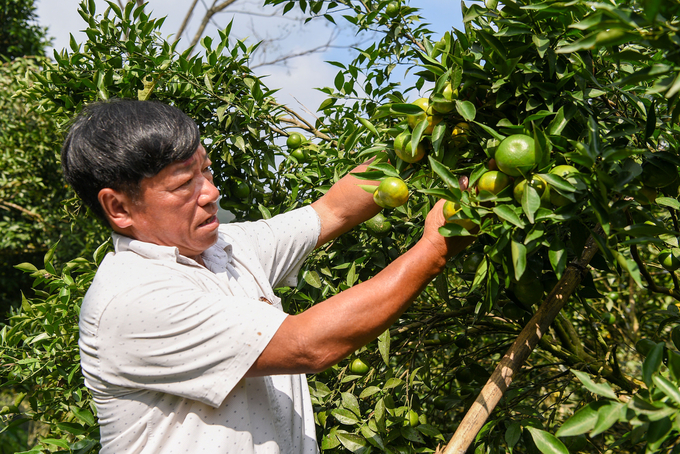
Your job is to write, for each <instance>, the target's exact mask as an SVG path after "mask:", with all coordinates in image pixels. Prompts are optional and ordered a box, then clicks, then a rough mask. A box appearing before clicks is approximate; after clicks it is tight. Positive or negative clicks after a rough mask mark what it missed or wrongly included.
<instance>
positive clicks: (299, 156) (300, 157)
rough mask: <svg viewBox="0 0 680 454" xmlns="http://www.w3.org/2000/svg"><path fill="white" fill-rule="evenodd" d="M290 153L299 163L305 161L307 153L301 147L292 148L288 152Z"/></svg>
mask: <svg viewBox="0 0 680 454" xmlns="http://www.w3.org/2000/svg"><path fill="white" fill-rule="evenodd" d="M290 155H291V156H292V157H294V158H295V160H296V161H297V162H299V163H304V162H307V153H305V150H304V149H303V148H300V147H298V148H294V149H293V151H291V152H290Z"/></svg>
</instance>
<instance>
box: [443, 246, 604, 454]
mask: <svg viewBox="0 0 680 454" xmlns="http://www.w3.org/2000/svg"><path fill="white" fill-rule="evenodd" d="M597 250H598V248H597V243H596V242H595V239H594V238H593V236H592V235H591V236H590V237H589V238H588V241H587V242H586V245H585V247H584V248H583V253H582V254H581V258H580V259H578V260H577V261H575V262H572V263H571V264H569V266H568V267H567V269H566V270H565V272H564V275H563V276H562V279H560V281H559V282H558V283H557V285H555V288H553V290H552V291H551V292H550V294H549V295H548V297H547V298H546V299H545V301H543V304H542V305H541V307H540V308H539V309H538V311H536V314H534V316H533V317H532V318H531V320H530V321H529V323H528V324H527V325H526V326H525V327H524V329H523V330H522V332H521V333H520V334H519V336H518V337H517V340H516V341H515V343H514V344H513V345H512V347H510V349H509V350H508V352H507V353H506V354H505V356H504V357H503V358H502V359H501V361H500V362H499V363H498V366H497V367H496V370H495V371H494V372H493V374H492V375H491V378H489V380H488V381H487V382H486V385H484V388H483V389H482V391H481V392H480V393H479V396H477V400H475V402H474V403H473V404H472V407H470V410H468V412H467V414H466V415H465V417H464V418H463V421H462V422H461V423H460V425H459V426H458V429H457V430H456V433H454V434H453V437H452V438H451V441H450V442H449V444H448V445H447V446H446V448H445V449H444V451H442V452H443V454H465V452H466V451H467V449H468V447H469V446H470V444H471V443H472V442H473V441H474V439H475V437H476V436H477V433H479V431H480V430H481V428H482V427H483V426H484V423H486V420H487V418H488V417H489V415H490V414H491V412H492V411H493V409H494V408H495V407H496V405H497V404H498V402H499V401H500V400H501V397H503V394H504V393H505V391H506V390H507V389H508V387H509V386H510V384H511V383H512V380H513V377H514V376H515V374H517V372H518V371H519V370H520V368H521V367H522V365H523V364H524V362H525V361H526V360H527V358H528V357H529V355H530V354H531V352H532V350H533V349H534V347H536V344H537V343H538V341H539V340H540V339H541V337H542V336H543V334H545V333H546V331H547V330H548V327H549V326H550V324H551V323H552V322H553V320H555V317H557V314H559V312H560V310H561V309H562V307H564V305H565V304H566V302H567V301H568V300H569V297H570V296H571V294H572V293H573V292H574V290H575V289H576V288H577V287H578V285H579V284H580V283H581V280H582V279H583V276H584V274H585V273H586V272H587V269H586V266H587V265H588V263H589V262H590V260H591V259H592V258H593V256H594V255H595V253H596V252H597Z"/></svg>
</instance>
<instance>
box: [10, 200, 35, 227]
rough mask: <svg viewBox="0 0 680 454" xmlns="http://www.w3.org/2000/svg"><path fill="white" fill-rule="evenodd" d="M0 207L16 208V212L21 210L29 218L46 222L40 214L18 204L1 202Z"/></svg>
mask: <svg viewBox="0 0 680 454" xmlns="http://www.w3.org/2000/svg"><path fill="white" fill-rule="evenodd" d="M0 206H2V207H5V208H6V209H9V208H14V209H15V210H19V211H21V212H22V213H24V214H25V215H27V216H30V217H32V218H35V219H36V220H37V221H38V222H44V220H43V217H42V216H40V215H39V214H38V213H35V212H33V211H31V210H27V209H26V208H24V207H22V206H19V205H17V204H16V203H12V202H5V201H4V200H0Z"/></svg>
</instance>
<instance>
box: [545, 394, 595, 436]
mask: <svg viewBox="0 0 680 454" xmlns="http://www.w3.org/2000/svg"><path fill="white" fill-rule="evenodd" d="M607 402H608V401H606V400H600V401H597V402H590V403H589V404H587V405H586V406H585V407H583V408H581V409H579V410H578V411H577V412H576V413H574V415H573V416H572V417H571V418H569V419H567V420H566V421H565V422H564V424H562V427H560V429H559V430H558V431H557V433H556V434H555V435H556V436H558V437H573V436H575V435H581V434H585V433H588V432H590V431H591V430H593V428H594V427H595V423H596V422H597V411H598V409H599V408H600V407H602V406H604V405H607Z"/></svg>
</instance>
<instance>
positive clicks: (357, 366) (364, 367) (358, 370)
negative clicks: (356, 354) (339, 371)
mask: <svg viewBox="0 0 680 454" xmlns="http://www.w3.org/2000/svg"><path fill="white" fill-rule="evenodd" d="M370 369H371V367H370V366H369V365H368V364H366V363H365V362H364V361H363V360H362V359H361V358H356V359H355V360H354V361H352V364H350V365H349V370H350V371H351V372H352V373H353V374H357V375H365V374H366V373H367V372H368V371H369V370H370Z"/></svg>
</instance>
